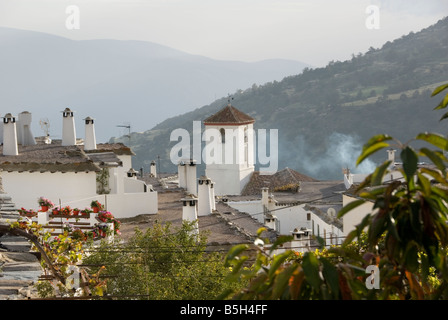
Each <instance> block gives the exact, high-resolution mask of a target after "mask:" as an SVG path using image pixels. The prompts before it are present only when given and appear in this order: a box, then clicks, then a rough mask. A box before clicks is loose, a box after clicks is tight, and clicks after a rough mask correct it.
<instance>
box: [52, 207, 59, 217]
mask: <svg viewBox="0 0 448 320" xmlns="http://www.w3.org/2000/svg"><path fill="white" fill-rule="evenodd" d="M60 211H61V208H60V207H54V208H53V210H52V213H53V215H58V214H59V213H60Z"/></svg>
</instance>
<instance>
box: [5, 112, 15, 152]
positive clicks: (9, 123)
mask: <svg viewBox="0 0 448 320" xmlns="http://www.w3.org/2000/svg"><path fill="white" fill-rule="evenodd" d="M18 154H19V149H18V146H17V128H16V118H15V117H14V116H13V115H12V114H10V113H7V114H6V115H5V116H4V117H3V155H5V156H16V155H18Z"/></svg>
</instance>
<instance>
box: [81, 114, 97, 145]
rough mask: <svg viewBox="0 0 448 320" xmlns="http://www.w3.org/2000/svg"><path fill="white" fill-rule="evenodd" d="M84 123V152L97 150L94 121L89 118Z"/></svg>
mask: <svg viewBox="0 0 448 320" xmlns="http://www.w3.org/2000/svg"><path fill="white" fill-rule="evenodd" d="M84 121H85V123H86V131H85V138H84V150H96V137H95V125H94V124H93V119H92V118H90V117H87V118H85V119H84Z"/></svg>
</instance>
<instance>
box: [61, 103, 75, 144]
mask: <svg viewBox="0 0 448 320" xmlns="http://www.w3.org/2000/svg"><path fill="white" fill-rule="evenodd" d="M62 145H63V146H74V145H76V129H75V118H74V117H73V111H71V110H70V108H65V110H64V111H62Z"/></svg>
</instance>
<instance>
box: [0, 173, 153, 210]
mask: <svg viewBox="0 0 448 320" xmlns="http://www.w3.org/2000/svg"><path fill="white" fill-rule="evenodd" d="M1 174H2V179H3V188H4V190H5V192H6V193H7V194H8V195H10V196H11V197H12V201H13V202H14V203H15V205H16V207H17V208H21V207H23V208H25V209H34V210H38V209H39V204H38V203H37V200H38V199H39V197H41V196H43V197H45V198H47V199H50V200H51V201H53V202H54V203H55V204H56V205H59V203H61V205H62V206H66V205H69V206H70V207H72V208H75V207H78V208H80V209H84V208H86V207H90V203H91V201H92V200H98V201H100V202H101V203H103V204H106V205H107V210H109V211H110V212H111V213H112V214H113V215H114V216H115V217H117V218H124V217H133V216H136V215H138V214H156V213H157V211H158V199H157V192H149V190H148V192H142V191H140V192H135V193H134V192H129V193H120V194H108V195H97V194H96V174H95V172H89V173H85V172H81V173H60V172H56V173H38V172H34V173H30V172H23V173H19V172H2V173H1ZM130 180H131V179H130ZM134 181H136V180H134ZM137 183H138V182H137ZM140 185H141V184H140ZM141 187H142V185H141Z"/></svg>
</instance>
